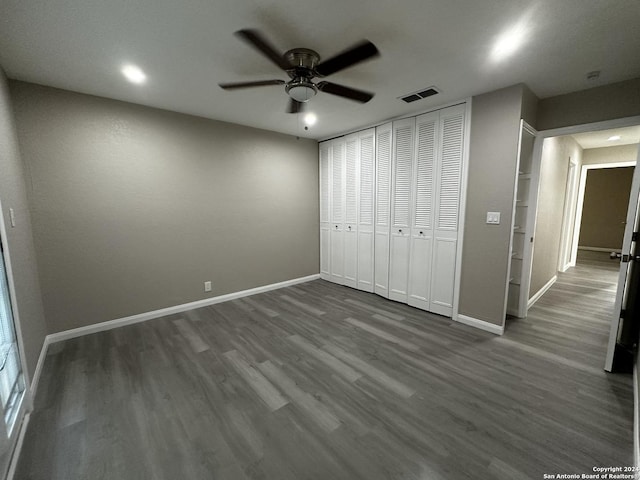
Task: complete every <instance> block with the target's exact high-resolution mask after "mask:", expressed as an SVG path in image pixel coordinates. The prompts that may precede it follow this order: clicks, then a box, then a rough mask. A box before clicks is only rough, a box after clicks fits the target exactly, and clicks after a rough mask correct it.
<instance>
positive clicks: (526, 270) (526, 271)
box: [518, 128, 543, 318]
mask: <svg viewBox="0 0 640 480" xmlns="http://www.w3.org/2000/svg"><path fill="white" fill-rule="evenodd" d="M529 133H531V134H535V140H534V141H533V152H532V153H531V155H532V158H531V180H530V182H529V197H528V203H529V207H528V209H527V226H526V233H525V238H524V248H523V252H522V273H521V276H520V279H521V280H520V293H521V295H520V299H519V302H518V313H519V314H518V317H520V318H523V317H526V316H527V310H528V307H527V304H528V299H529V293H530V292H531V272H532V270H533V254H534V251H535V248H536V247H535V243H534V241H533V239H534V238H535V235H536V228H537V223H538V215H537V212H538V197H539V194H540V167H541V159H542V143H543V140H542V137H541V136H540V133H539V132H538V131H536V130H534V129H531V128H530V131H529Z"/></svg>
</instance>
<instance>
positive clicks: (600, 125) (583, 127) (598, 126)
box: [526, 115, 640, 310]
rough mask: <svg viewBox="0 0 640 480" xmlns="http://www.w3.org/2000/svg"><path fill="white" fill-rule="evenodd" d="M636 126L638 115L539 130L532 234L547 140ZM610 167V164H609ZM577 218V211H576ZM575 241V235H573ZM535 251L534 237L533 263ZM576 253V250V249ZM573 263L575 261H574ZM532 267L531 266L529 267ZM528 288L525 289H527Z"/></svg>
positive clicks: (536, 143)
mask: <svg viewBox="0 0 640 480" xmlns="http://www.w3.org/2000/svg"><path fill="white" fill-rule="evenodd" d="M636 125H640V115H636V116H633V117H623V118H615V119H612V120H604V121H600V122H592V123H583V124H578V125H570V126H567V127H559V128H550V129H548V130H540V131H538V134H537V136H536V140H535V143H534V147H533V165H534V172H535V173H534V175H535V176H536V179H535V180H536V188H535V191H534V194H533V196H532V199H531V202H530V205H531V206H533V207H534V208H531V209H530V210H531V211H530V214H531V215H532V220H533V221H532V222H531V225H532V228H533V230H532V232H534V233H535V229H536V224H537V218H538V198H539V194H540V166H541V163H542V145H543V143H544V141H545V140H546V139H547V138H551V137H562V136H566V135H574V134H576V133H585V132H593V131H598V130H608V129H611V128H620V127H633V126H636ZM609 165H611V164H609ZM576 216H577V211H576ZM574 240H575V233H574ZM534 250H535V237H534V241H533V245H532V248H531V259H530V261H531V262H533V251H534ZM576 251H577V248H576ZM574 261H575V259H574ZM556 263H557V262H556ZM531 266H532V265H531ZM531 266H530V267H529V269H528V270H529V273H528V275H527V279H526V280H527V284H528V285H529V286H530V282H531V272H532V270H533V268H531ZM529 288H530V287H527V289H529ZM530 295H531V292H528V293H527V297H529V296H530ZM530 307H531V305H527V310H528V309H529V308H530Z"/></svg>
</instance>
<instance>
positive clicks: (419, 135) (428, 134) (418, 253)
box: [408, 112, 439, 310]
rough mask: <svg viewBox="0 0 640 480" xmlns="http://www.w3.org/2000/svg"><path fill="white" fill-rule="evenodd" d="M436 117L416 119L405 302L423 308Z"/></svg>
mask: <svg viewBox="0 0 640 480" xmlns="http://www.w3.org/2000/svg"><path fill="white" fill-rule="evenodd" d="M438 119H439V115H438V112H433V113H428V114H426V115H421V116H419V117H417V118H416V139H415V158H414V162H413V165H414V166H413V202H412V203H413V206H414V208H413V214H412V215H411V254H410V262H409V298H408V303H409V305H412V306H414V307H418V308H422V309H423V310H429V300H430V295H431V291H430V290H431V274H432V266H431V261H432V256H433V232H434V228H433V226H434V211H435V203H436V202H435V171H436V163H437V158H438V151H439V146H438V140H439V135H438V127H439V122H438Z"/></svg>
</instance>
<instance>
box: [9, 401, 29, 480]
mask: <svg viewBox="0 0 640 480" xmlns="http://www.w3.org/2000/svg"><path fill="white" fill-rule="evenodd" d="M29 420H31V413H27V414H26V415H25V416H24V418H23V420H22V422H21V423H20V432H19V433H18V439H17V440H16V447H15V448H14V449H13V454H12V455H11V461H10V462H9V470H8V471H7V478H6V480H13V477H14V476H15V474H16V468H17V467H18V460H20V453H21V452H22V445H23V444H24V437H25V435H26V434H27V427H28V426H29Z"/></svg>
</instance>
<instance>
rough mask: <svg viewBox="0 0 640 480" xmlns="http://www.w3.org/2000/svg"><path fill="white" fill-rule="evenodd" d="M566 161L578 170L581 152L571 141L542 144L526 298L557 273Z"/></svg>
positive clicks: (553, 141) (571, 139) (563, 138)
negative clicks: (531, 258) (575, 163)
mask: <svg viewBox="0 0 640 480" xmlns="http://www.w3.org/2000/svg"><path fill="white" fill-rule="evenodd" d="M570 158H571V159H573V160H575V161H577V162H578V168H580V165H581V163H582V148H581V147H580V145H578V143H577V142H576V141H575V140H574V139H573V138H572V137H570V136H566V137H552V138H548V139H546V140H545V141H544V144H543V147H542V163H541V165H540V188H539V193H538V215H537V220H536V228H535V233H534V238H535V244H534V248H533V265H532V268H531V286H530V288H529V298H532V297H533V296H534V295H535V294H536V293H537V292H538V291H540V290H541V289H542V288H543V287H544V286H545V285H546V284H547V283H549V281H550V280H551V279H552V278H553V277H554V276H555V275H556V274H557V272H558V258H559V255H560V238H561V236H562V220H563V213H564V208H563V206H564V204H565V197H566V189H567V175H568V172H569V159H570Z"/></svg>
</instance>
